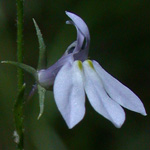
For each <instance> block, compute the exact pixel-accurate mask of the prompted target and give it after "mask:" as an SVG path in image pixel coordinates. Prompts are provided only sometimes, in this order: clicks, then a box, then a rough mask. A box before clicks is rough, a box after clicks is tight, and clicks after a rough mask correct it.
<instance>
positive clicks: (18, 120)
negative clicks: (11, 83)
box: [14, 0, 24, 150]
mask: <svg viewBox="0 0 150 150" xmlns="http://www.w3.org/2000/svg"><path fill="white" fill-rule="evenodd" d="M16 3H17V61H18V62H19V63H22V61H23V0H16ZM17 77H18V93H19V91H21V89H22V87H23V82H24V79H23V78H24V77H23V71H22V69H20V68H18V76H17ZM23 103H24V101H23V96H22V97H21V99H20V103H19V104H17V102H15V105H19V106H18V108H19V109H17V107H15V105H14V113H15V112H17V113H18V115H16V114H17V113H15V116H14V117H15V119H14V121H15V127H16V132H17V134H18V137H19V140H18V142H17V149H18V150H23V149H24V128H23Z"/></svg>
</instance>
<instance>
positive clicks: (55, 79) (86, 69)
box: [38, 12, 146, 128]
mask: <svg viewBox="0 0 150 150" xmlns="http://www.w3.org/2000/svg"><path fill="white" fill-rule="evenodd" d="M66 14H67V15H68V17H70V18H71V20H72V21H67V23H68V24H73V25H74V26H75V27H76V30H77V41H75V42H73V43H72V44H71V45H70V46H69V47H68V49H67V50H66V52H65V53H64V55H63V56H62V57H61V58H60V59H59V60H58V61H57V62H56V63H55V64H54V65H53V66H51V67H49V68H48V69H46V70H40V71H39V72H38V82H39V84H40V85H41V86H43V87H44V88H46V89H50V87H51V86H53V90H54V98H55V101H56V104H57V107H58V109H59V111H60V113H61V115H62V117H63V118H64V120H65V121H66V123H67V125H68V127H69V128H73V127H74V126H75V125H76V124H77V123H79V122H80V121H81V120H82V119H83V117H84V115H85V93H86V95H87V97H88V99H89V102H90V104H91V105H92V107H93V108H94V109H95V111H96V112H98V113H99V114H101V115H102V116H103V117H105V118H106V119H108V120H109V121H111V122H112V123H113V124H114V125H115V126H116V127H118V128H120V127H121V126H122V124H123V123H124V121H125V112H124V110H123V109H122V107H124V108H127V109H129V110H131V111H134V112H137V113H140V114H142V115H144V116H146V111H145V108H144V106H143V104H142V102H141V100H140V99H139V98H138V97H137V96H136V95H135V94H134V93H133V92H132V91H131V90H130V89H128V88H127V87H126V86H124V85H123V84H122V83H120V82H119V81H118V80H117V79H115V78H114V77H112V76H111V75H110V74H109V73H107V72H106V71H105V70H104V69H103V68H102V67H101V66H100V64H99V63H98V62H96V61H95V60H88V59H87V57H88V50H89V44H90V34H89V30H88V27H87V25H86V24H85V22H84V21H83V20H82V19H81V18H80V17H79V16H77V15H75V14H73V13H70V12H66ZM121 106H122V107H121Z"/></svg>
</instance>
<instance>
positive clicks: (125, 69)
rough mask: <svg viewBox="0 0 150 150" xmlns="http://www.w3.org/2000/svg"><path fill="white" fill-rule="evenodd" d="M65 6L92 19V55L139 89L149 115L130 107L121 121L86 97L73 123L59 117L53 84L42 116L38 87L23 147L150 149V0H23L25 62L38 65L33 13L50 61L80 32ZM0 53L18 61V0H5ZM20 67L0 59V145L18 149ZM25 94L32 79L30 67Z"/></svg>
mask: <svg viewBox="0 0 150 150" xmlns="http://www.w3.org/2000/svg"><path fill="white" fill-rule="evenodd" d="M65 10H68V11H71V12H74V13H76V14H78V15H79V16H80V17H82V18H83V19H84V20H85V22H86V23H87V25H88V27H89V30H90V34H91V45H90V54H89V57H90V59H95V60H97V61H98V62H99V63H100V64H101V65H102V66H103V68H105V69H106V70H107V71H108V72H109V73H110V74H112V75H113V76H114V77H116V78H117V79H119V80H120V81H121V82H122V83H124V84H125V85H127V86H128V87H129V88H130V89H132V91H134V92H135V93H136V94H137V95H138V96H139V97H140V98H141V100H142V102H143V103H144V105H145V108H146V111H147V114H148V116H146V117H143V116H142V115H140V114H137V113H134V112H131V111H128V110H125V111H126V121H125V123H124V125H123V126H122V128H121V129H117V128H115V127H114V126H113V125H112V124H111V123H110V122H109V121H107V120H106V119H104V118H103V117H102V116H100V115H99V114H97V113H96V112H95V111H94V110H93V109H92V108H91V106H90V105H89V103H88V101H86V115H85V117H84V119H83V120H82V121H81V122H80V123H79V124H78V125H77V126H76V127H74V128H73V129H72V130H69V129H68V128H67V126H66V124H65V122H64V120H63V119H62V117H61V115H60V113H59V111H58V109H57V107H56V104H55V101H54V98H53V93H52V92H47V95H46V100H45V111H44V114H43V116H42V117H41V119H40V120H39V121H38V120H37V116H38V113H39V106H38V95H37V93H36V94H35V95H34V97H33V98H32V99H31V100H30V101H28V102H27V103H26V104H25V112H24V115H25V124H24V126H25V150H77V149H79V150H82V149H83V150H149V149H150V119H149V113H150V74H149V71H150V1H148V0H147V1H146V0H125V1H123V0H113V1H112V0H82V1H81V0H70V1H69V0H55V1H54V0H49V1H47V0H25V9H24V12H25V14H24V18H25V20H24V47H25V49H24V63H26V64H29V65H31V66H33V67H36V65H37V61H38V41H37V37H36V33H35V28H34V25H33V22H32V18H35V20H36V21H37V23H38V25H39V27H40V29H41V31H42V33H43V37H44V40H45V43H46V46H47V52H48V63H49V65H51V64H53V63H54V62H55V61H57V60H58V59H59V58H60V56H61V55H62V54H63V53H64V51H65V50H66V48H67V46H68V45H69V44H70V43H71V42H73V41H74V40H75V39H76V30H75V28H74V27H72V26H69V25H66V24H65V21H66V20H68V17H67V16H66V15H65ZM0 60H14V61H16V3H15V0H14V1H12V0H5V1H4V0H0ZM16 82H17V78H16V68H15V67H14V66H10V65H2V64H1V65H0V150H15V144H14V142H13V131H14V125H13V114H12V109H13V103H14V100H15V98H16V95H17V84H16ZM25 82H26V83H27V88H26V94H25V97H27V96H28V93H29V91H30V90H31V88H32V85H33V84H34V79H33V78H32V77H31V76H30V75H29V74H27V73H25Z"/></svg>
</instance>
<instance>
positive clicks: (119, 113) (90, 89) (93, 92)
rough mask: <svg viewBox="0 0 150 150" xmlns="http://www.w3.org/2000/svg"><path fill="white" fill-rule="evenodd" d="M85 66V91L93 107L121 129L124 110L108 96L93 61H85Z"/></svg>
mask: <svg viewBox="0 0 150 150" xmlns="http://www.w3.org/2000/svg"><path fill="white" fill-rule="evenodd" d="M83 66H84V67H83V68H84V73H85V91H86V94H87V96H88V99H89V101H90V103H91V105H92V106H93V108H94V109H95V110H96V111H97V112H98V113H100V114H101V115H102V116H104V117H105V118H107V119H108V120H110V121H111V122H112V123H113V124H114V125H115V126H116V127H118V128H120V127H121V126H122V124H123V123H124V121H125V113H124V110H123V109H122V108H121V106H120V105H119V104H117V103H116V102H115V101H113V100H112V99H111V98H110V97H109V96H108V95H107V93H106V91H105V89H104V87H103V84H102V81H101V79H100V78H99V76H98V75H97V73H96V71H95V69H94V67H93V64H92V61H90V60H87V61H84V62H83Z"/></svg>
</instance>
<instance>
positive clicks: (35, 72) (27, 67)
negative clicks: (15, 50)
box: [1, 61, 37, 80]
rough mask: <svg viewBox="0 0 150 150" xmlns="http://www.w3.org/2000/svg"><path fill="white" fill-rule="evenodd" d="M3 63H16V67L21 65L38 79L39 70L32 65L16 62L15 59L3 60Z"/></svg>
mask: <svg viewBox="0 0 150 150" xmlns="http://www.w3.org/2000/svg"><path fill="white" fill-rule="evenodd" d="M1 63H3V64H11V65H14V66H16V67H19V68H21V69H23V70H25V71H27V72H28V73H30V74H31V75H33V76H34V77H35V79H36V80H37V71H36V70H35V69H34V68H33V67H31V66H28V65H25V64H23V63H18V62H14V61H1Z"/></svg>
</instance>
